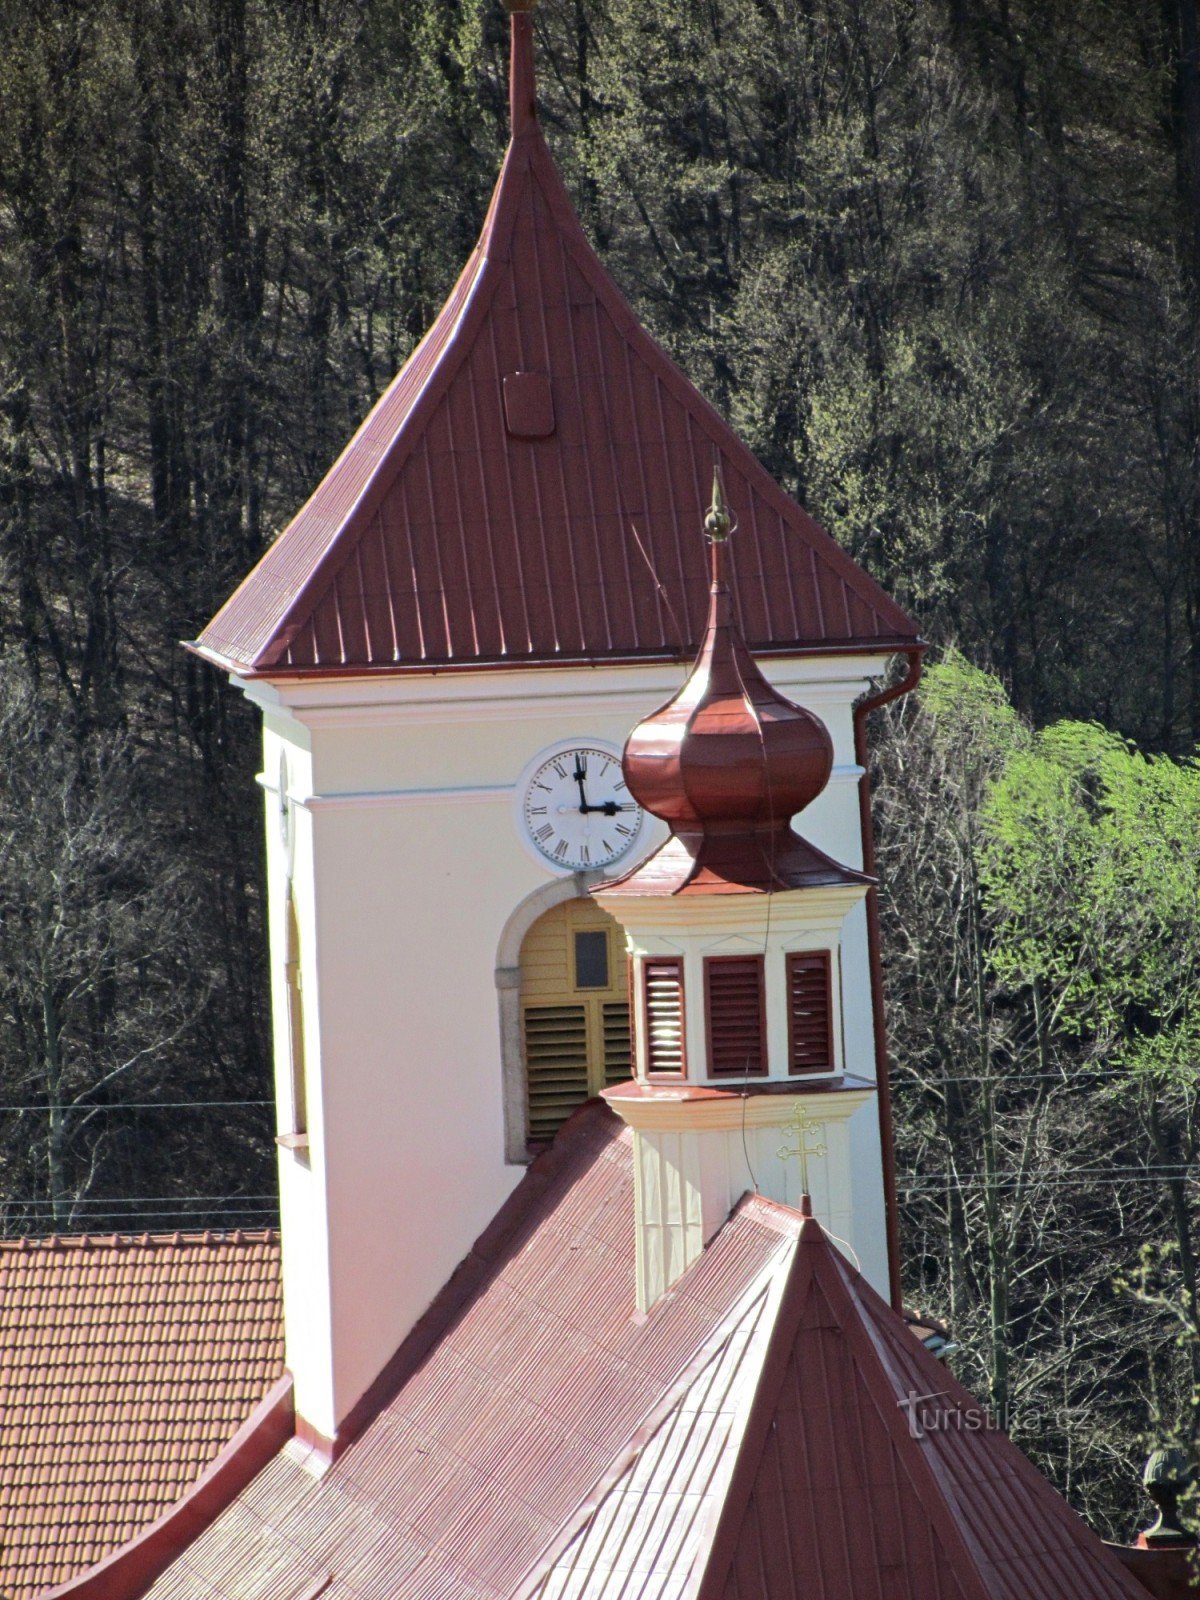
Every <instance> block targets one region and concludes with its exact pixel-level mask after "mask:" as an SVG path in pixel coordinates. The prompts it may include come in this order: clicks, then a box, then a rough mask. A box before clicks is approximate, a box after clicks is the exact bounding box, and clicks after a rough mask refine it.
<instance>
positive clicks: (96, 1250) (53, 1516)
mask: <svg viewBox="0 0 1200 1600" xmlns="http://www.w3.org/2000/svg"><path fill="white" fill-rule="evenodd" d="M0 1353H2V1354H0V1594H2V1595H4V1596H5V1597H6V1600H28V1597H30V1596H33V1595H35V1594H38V1593H39V1592H40V1591H41V1590H43V1589H45V1588H47V1587H48V1586H49V1585H51V1584H55V1583H60V1582H62V1581H64V1580H65V1579H67V1578H70V1577H72V1576H73V1575H74V1574H75V1573H77V1572H79V1571H81V1570H82V1569H84V1568H86V1567H89V1566H91V1565H92V1564H93V1563H94V1562H97V1561H99V1560H101V1559H102V1558H103V1557H104V1556H106V1555H108V1554H109V1553H110V1552H111V1551H112V1550H115V1549H116V1548H117V1547H118V1546H120V1545H123V1544H124V1543H125V1542H126V1541H127V1540H129V1539H130V1538H132V1537H133V1536H134V1535H135V1534H136V1533H137V1532H138V1530H139V1529H140V1528H142V1527H144V1526H145V1525H146V1524H147V1523H149V1522H150V1521H152V1520H153V1518H155V1517H156V1516H157V1515H158V1514H159V1513H160V1512H162V1511H163V1510H165V1509H166V1507H168V1506H170V1505H171V1504H172V1503H173V1502H174V1501H175V1500H177V1499H178V1497H179V1496H180V1495H181V1494H182V1493H183V1492H184V1490H185V1489H186V1488H187V1487H188V1485H189V1484H190V1483H191V1481H192V1480H193V1479H194V1478H195V1477H196V1476H197V1475H198V1474H199V1473H200V1471H201V1470H202V1469H203V1468H204V1467H205V1466H206V1465H207V1464H208V1462H209V1461H210V1460H211V1459H212V1458H213V1456H215V1455H216V1453H217V1451H218V1450H219V1449H220V1448H221V1446H222V1445H224V1444H225V1442H226V1441H227V1440H228V1439H229V1438H231V1437H232V1435H233V1434H234V1433H235V1432H236V1430H237V1428H238V1427H239V1425H240V1424H241V1423H242V1421H243V1420H244V1419H245V1417H246V1416H247V1415H248V1413H249V1412H250V1411H251V1410H252V1409H253V1407H254V1406H255V1405H256V1404H257V1402H258V1401H259V1400H261V1398H262V1396H263V1395H264V1393H265V1392H266V1391H267V1389H268V1388H269V1387H270V1385H271V1384H272V1383H273V1382H274V1380H275V1379H276V1378H277V1377H278V1376H279V1374H280V1372H281V1371H282V1368H283V1317H282V1309H281V1305H280V1285H279V1241H278V1236H277V1235H275V1234H268V1233H255V1234H229V1235H192V1234H185V1235H178V1234H177V1235H172V1236H150V1235H143V1236H142V1237H141V1238H139V1239H129V1238H118V1239H111V1238H110V1239H86V1238H69V1239H68V1238H54V1239H42V1240H38V1241H36V1242H26V1241H23V1242H21V1243H3V1244H0Z"/></svg>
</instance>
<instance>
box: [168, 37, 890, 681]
mask: <svg viewBox="0 0 1200 1600" xmlns="http://www.w3.org/2000/svg"><path fill="white" fill-rule="evenodd" d="M512 27H513V41H514V57H513V80H514V95H513V97H514V108H515V114H514V134H513V139H512V142H511V143H510V145H509V148H508V152H507V154H506V156H505V159H504V165H503V168H502V170H501V173H500V178H499V181H498V183H497V185H496V190H495V193H494V195H493V197H492V203H491V207H490V209H489V211H488V215H487V220H486V221H485V223H484V227H483V233H482V235H481V237H480V240H479V243H478V245H477V246H476V249H475V251H474V254H473V255H472V256H471V258H470V260H469V261H468V263H467V266H466V268H465V270H464V272H463V274H462V276H461V277H460V279H459V281H458V283H457V284H456V286H455V288H454V290H453V292H452V293H451V295H450V298H449V300H448V301H447V302H446V305H445V306H444V307H443V309H442V311H441V313H440V314H439V316H438V318H437V320H436V321H435V322H434V324H433V326H432V328H431V329H430V330H429V332H428V333H427V334H426V336H425V338H424V340H423V341H422V343H421V344H420V345H419V346H418V348H417V350H416V351H415V353H414V354H413V356H412V357H411V359H410V360H409V362H408V364H407V365H406V366H405V367H404V369H403V370H402V371H401V373H400V374H399V376H398V377H397V378H396V379H395V380H394V381H393V383H392V384H391V386H390V387H389V388H388V389H387V390H386V391H385V393H384V394H383V396H382V397H381V399H380V400H379V402H378V403H377V405H376V406H375V408H374V409H373V410H372V412H371V413H370V415H369V416H368V417H367V419H366V421H365V422H364V423H363V425H362V427H361V428H360V429H359V431H358V432H357V433H356V434H355V436H354V438H353V439H352V440H351V441H350V443H349V445H348V446H347V447H346V449H345V450H344V451H343V453H342V455H341V456H340V457H339V458H338V460H337V461H336V462H335V464H334V465H333V467H332V468H331V469H330V471H329V473H328V474H327V475H326V477H325V479H324V481H323V482H322V483H321V484H320V486H319V487H318V489H317V490H316V492H315V493H314V495H313V496H312V498H311V499H310V500H309V501H308V503H307V504H306V505H305V506H304V507H303V508H302V509H301V511H300V512H299V513H298V515H297V516H296V517H295V518H294V520H293V521H292V522H291V524H290V525H289V526H288V527H287V529H286V530H285V531H284V533H283V534H282V535H281V537H280V538H279V539H278V540H277V541H276V543H275V544H274V545H273V546H272V547H271V548H270V549H269V550H268V551H267V553H266V555H265V556H264V557H263V559H262V560H261V561H260V563H259V565H258V566H257V567H256V568H255V569H254V571H253V572H252V573H251V574H250V576H249V577H248V578H247V579H246V581H245V582H244V583H243V584H242V586H241V587H240V588H239V589H238V590H237V592H236V593H235V594H234V595H233V597H232V598H231V599H230V600H229V601H228V602H227V603H226V605H225V606H224V607H223V608H222V609H221V611H220V612H218V614H217V616H216V617H215V618H214V619H213V621H212V622H211V623H210V624H209V625H208V627H207V628H206V629H205V630H204V632H203V633H202V634H201V636H200V638H199V640H198V641H197V644H198V648H199V649H200V650H201V651H202V653H203V654H205V655H206V656H208V657H209V658H210V659H213V660H215V661H217V662H218V663H219V664H221V665H223V666H227V667H230V668H234V669H236V670H238V671H239V672H252V673H272V674H274V673H278V672H287V671H298V672H305V673H310V672H314V671H315V672H346V671H354V672H357V671H364V670H371V669H379V670H393V671H394V670H397V669H400V668H417V669H421V668H425V669H429V668H433V667H444V666H451V665H453V666H470V665H491V666H495V665H503V664H506V663H542V662H551V663H558V662H572V661H575V662H579V661H596V660H621V659H637V658H643V657H649V658H655V657H657V658H662V657H663V656H674V655H677V654H680V653H684V654H686V653H689V652H691V651H693V650H694V649H695V646H696V643H697V641H698V640H699V638H700V635H701V632H702V629H703V624H704V615H705V590H706V582H705V578H706V574H705V571H704V559H703V549H702V545H701V543H700V541H699V539H698V537H697V535H696V530H697V529H698V528H699V527H700V524H701V518H702V516H703V507H702V496H703V493H704V488H705V484H706V482H707V480H708V479H709V477H710V476H711V473H712V470H713V466H714V463H715V462H719V463H720V465H721V468H722V471H723V474H724V479H725V484H726V488H727V491H728V495H729V500H730V504H731V506H732V509H733V512H734V514H735V516H736V518H737V521H738V525H739V531H738V538H737V551H736V554H735V556H734V561H733V586H734V593H735V598H736V603H737V607H738V611H739V614H740V621H741V626H742V631H743V633H744V635H745V637H746V639H747V640H748V641H749V643H750V644H751V646H752V647H753V648H755V649H757V650H768V651H788V652H794V651H827V650H842V649H847V648H859V649H866V650H875V651H882V650H886V649H889V648H891V647H894V646H903V645H911V644H912V643H913V642H914V640H915V638H916V630H915V629H914V627H913V624H912V623H911V622H910V621H909V619H908V618H907V617H906V616H905V615H904V614H903V612H902V611H901V610H900V609H899V607H898V606H896V605H895V604H894V603H893V602H892V601H891V600H890V599H889V598H888V597H887V596H886V595H885V594H884V593H883V591H882V590H881V589H880V588H879V586H878V585H877V584H876V583H875V582H874V581H873V580H872V579H871V578H869V577H868V576H867V575H866V574H865V573H864V572H863V571H862V570H861V569H860V568H859V567H857V566H856V565H855V563H854V562H853V561H851V559H850V558H849V556H847V555H846V553H845V552H844V551H843V550H842V549H841V548H840V547H839V546H838V545H837V544H836V543H835V542H834V541H833V540H832V539H831V538H829V536H828V535H827V534H825V533H824V532H823V531H822V530H821V529H820V528H819V527H818V526H817V525H816V523H814V522H813V521H812V519H811V518H810V517H809V516H808V515H807V514H806V513H805V512H804V511H802V510H801V509H800V507H799V506H797V505H796V504H795V503H794V502H793V501H792V500H790V499H789V498H788V497H787V496H786V495H785V494H784V493H783V491H782V490H781V489H780V488H779V487H778V486H777V485H776V484H775V483H774V481H773V480H772V479H771V477H770V475H769V474H768V473H767V472H766V471H765V469H764V468H763V467H762V466H761V464H760V463H759V462H758V461H757V460H756V459H755V457H754V456H753V455H752V454H751V453H750V451H749V450H747V449H746V447H745V446H744V445H743V444H741V443H740V441H739V440H738V439H737V437H736V436H735V435H734V433H733V432H732V430H731V429H730V428H729V427H728V426H727V424H726V423H725V422H724V421H723V420H722V419H721V417H720V416H718V414H717V413H716V411H714V410H713V408H712V407H711V406H710V405H709V404H708V402H707V401H706V400H704V399H703V398H702V397H701V396H700V394H699V393H698V392H697V390H696V389H695V388H694V387H693V386H692V384H690V383H689V382H688V380H687V379H686V378H685V377H684V376H683V374H682V373H681V372H680V371H679V369H678V368H677V367H676V366H675V365H674V364H673V363H672V362H671V361H670V359H669V358H668V357H667V356H666V354H665V353H664V352H663V351H662V350H661V349H660V348H659V346H658V345H657V344H655V342H654V341H653V339H651V338H650V336H649V334H647V333H646V331H645V330H644V329H643V328H641V327H640V326H639V324H638V322H637V321H636V319H635V317H634V316H633V313H632V312H631V311H630V310H629V308H628V306H627V305H626V304H625V302H624V300H623V299H622V297H621V295H620V293H619V291H618V290H617V288H616V286H615V285H614V284H613V282H612V280H611V279H610V278H609V276H608V274H607V273H606V272H605V270H604V268H603V267H602V266H601V264H600V262H599V259H598V258H597V256H596V254H595V252H594V251H593V250H592V248H591V246H590V245H589V244H588V242H587V239H586V238H585V236H584V233H583V230H582V229H581V227H580V225H579V222H578V220H577V218H576V216H575V214H574V211H573V209H572V207H571V202H570V200H569V198H568V196H567V192H566V189H565V188H564V186H563V183H562V180H561V178H560V177H559V175H558V172H557V170H556V168H555V166H554V162H553V160H552V158H551V156H550V153H549V151H548V149H547V147H546V143H545V140H544V139H543V136H542V133H541V129H540V127H539V125H538V122H537V119H536V117H535V116H533V115H532V114H530V112H529V110H528V104H529V100H530V98H531V95H532V70H533V69H532V54H531V52H532V44H531V39H532V35H531V29H530V19H529V17H527V16H522V15H516V16H514V17H513V19H512ZM639 541H640V547H639ZM643 550H644V554H643ZM650 566H652V567H653V576H652V574H651V571H650V570H649V567H650ZM660 585H661V589H660V587H659V586H660Z"/></svg>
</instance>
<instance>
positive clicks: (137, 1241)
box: [0, 1228, 280, 1255]
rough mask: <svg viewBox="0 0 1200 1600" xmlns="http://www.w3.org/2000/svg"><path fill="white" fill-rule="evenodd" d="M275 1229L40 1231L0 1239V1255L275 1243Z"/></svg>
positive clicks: (277, 1232)
mask: <svg viewBox="0 0 1200 1600" xmlns="http://www.w3.org/2000/svg"><path fill="white" fill-rule="evenodd" d="M279 1237H280V1235H279V1229H278V1228H204V1229H193V1230H190V1231H188V1232H177V1231H173V1232H165V1231H164V1232H159V1233H126V1232H115V1233H114V1232H104V1233H43V1234H35V1235H28V1234H26V1235H23V1236H22V1237H21V1238H19V1239H0V1254H6V1255H25V1254H33V1253H34V1252H36V1251H41V1250H45V1251H50V1250H113V1249H116V1250H129V1249H147V1248H159V1247H161V1246H164V1245H168V1246H171V1247H174V1248H182V1247H184V1246H191V1245H208V1246H213V1245H227V1244H232V1245H251V1244H278V1243H279Z"/></svg>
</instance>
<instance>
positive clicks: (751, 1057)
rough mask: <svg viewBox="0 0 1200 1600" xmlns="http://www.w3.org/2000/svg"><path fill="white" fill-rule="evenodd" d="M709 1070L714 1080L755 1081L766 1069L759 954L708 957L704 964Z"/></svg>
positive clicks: (764, 1010)
mask: <svg viewBox="0 0 1200 1600" xmlns="http://www.w3.org/2000/svg"><path fill="white" fill-rule="evenodd" d="M704 999H705V1013H706V1015H707V1018H708V1071H709V1076H710V1077H713V1078H757V1077H762V1075H763V1074H764V1073H765V1072H766V1070H767V1018H766V1006H765V997H764V994H763V958H762V957H761V956H709V957H708V958H707V959H706V961H705V963H704Z"/></svg>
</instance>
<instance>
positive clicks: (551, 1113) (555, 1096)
mask: <svg viewBox="0 0 1200 1600" xmlns="http://www.w3.org/2000/svg"><path fill="white" fill-rule="evenodd" d="M525 1070H526V1083H527V1086H528V1094H529V1137H530V1139H531V1140H533V1141H534V1142H535V1143H541V1142H542V1141H543V1140H548V1139H553V1137H554V1135H555V1134H556V1133H557V1132H558V1130H559V1128H560V1127H561V1126H562V1125H563V1123H564V1122H565V1121H566V1120H567V1118H568V1117H569V1116H570V1115H571V1113H572V1111H574V1110H575V1108H576V1106H581V1105H582V1104H583V1102H584V1101H585V1100H586V1099H587V1097H588V1049H587V1014H586V1012H585V1010H584V1008H583V1006H526V1007H525Z"/></svg>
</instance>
